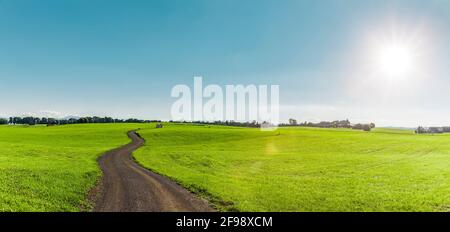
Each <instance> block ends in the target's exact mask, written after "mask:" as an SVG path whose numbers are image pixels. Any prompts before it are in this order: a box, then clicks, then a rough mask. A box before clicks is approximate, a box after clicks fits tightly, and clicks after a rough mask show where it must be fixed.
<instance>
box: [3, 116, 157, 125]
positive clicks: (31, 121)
mask: <svg viewBox="0 0 450 232" xmlns="http://www.w3.org/2000/svg"><path fill="white" fill-rule="evenodd" d="M150 122H161V121H159V120H141V119H135V118H130V119H115V118H111V117H96V116H94V117H82V118H69V119H56V118H45V117H44V118H37V117H10V118H9V120H8V119H0V124H12V125H16V124H24V125H41V124H43V125H65V124H84V123H150Z"/></svg>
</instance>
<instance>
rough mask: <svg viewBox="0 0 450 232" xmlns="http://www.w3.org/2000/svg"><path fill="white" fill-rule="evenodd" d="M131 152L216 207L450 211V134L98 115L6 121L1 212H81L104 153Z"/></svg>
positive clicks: (0, 138)
mask: <svg viewBox="0 0 450 232" xmlns="http://www.w3.org/2000/svg"><path fill="white" fill-rule="evenodd" d="M136 128H143V129H142V130H140V131H139V133H140V134H141V135H142V136H143V137H144V138H145V139H146V145H145V146H144V147H143V148H141V149H139V150H138V151H137V152H136V153H135V154H134V156H135V158H136V159H137V161H138V162H139V163H141V164H142V165H144V166H145V167H147V168H149V169H151V170H154V171H156V172H158V173H161V174H164V175H167V176H169V177H171V178H173V179H174V180H176V181H177V182H179V183H180V184H182V185H184V186H185V187H187V188H189V189H190V190H192V191H194V192H197V193H198V194H200V195H202V196H204V197H207V198H208V199H210V200H211V202H212V203H214V204H215V205H216V206H217V207H218V208H219V209H220V210H224V211H229V210H240V211H450V194H449V193H450V134H449V135H447V134H443V135H415V134H413V133H412V132H411V131H402V130H389V129H376V130H374V131H372V132H370V133H366V132H361V131H353V130H343V129H313V128H281V129H279V130H278V131H274V132H261V131H259V130H258V129H248V128H233V127H221V126H194V125H177V124H166V125H165V126H164V128H162V129H155V128H154V124H95V125H92V124H91V125H86V124H85V125H70V126H55V127H45V126H33V127H26V126H0V211H80V210H83V209H89V207H90V206H89V203H88V201H87V200H86V196H87V193H88V191H89V189H90V188H91V187H93V186H94V185H95V183H96V181H97V180H99V177H100V174H101V172H100V169H99V168H98V165H97V163H96V159H97V157H98V156H99V155H101V154H103V153H104V152H105V151H108V150H110V149H112V148H116V147H119V146H120V145H122V144H125V143H127V142H128V141H129V139H128V138H127V136H126V131H128V130H131V129H136Z"/></svg>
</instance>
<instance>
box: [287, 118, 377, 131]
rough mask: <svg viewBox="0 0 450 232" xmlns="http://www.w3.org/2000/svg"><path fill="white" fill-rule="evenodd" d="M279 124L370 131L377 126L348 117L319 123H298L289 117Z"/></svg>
mask: <svg viewBox="0 0 450 232" xmlns="http://www.w3.org/2000/svg"><path fill="white" fill-rule="evenodd" d="M279 126H302V127H319V128H349V129H354V130H363V131H370V130H372V129H373V128H375V123H368V124H362V123H357V124H352V123H350V121H349V120H348V119H346V120H336V121H331V122H329V121H322V122H319V123H313V122H307V121H305V122H301V123H298V122H297V120H296V119H292V118H291V119H289V123H287V124H286V123H285V124H280V125H279Z"/></svg>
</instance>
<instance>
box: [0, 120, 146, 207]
mask: <svg viewBox="0 0 450 232" xmlns="http://www.w3.org/2000/svg"><path fill="white" fill-rule="evenodd" d="M138 127H139V125H133V124H117V125H105V124H97V125H71V126H54V127H45V126H33V127H28V126H0V211H80V210H82V209H89V207H90V206H89V203H88V201H87V200H86V195H87V193H88V191H89V189H90V188H91V187H92V186H94V185H95V183H96V181H97V180H98V179H99V177H100V175H101V171H100V169H99V168H98V166H97V162H96V159H97V157H98V156H99V155H101V154H103V153H104V152H105V151H108V150H110V149H113V148H116V147H118V146H120V145H122V144H126V143H128V142H129V139H128V137H127V136H126V131H127V130H130V129H135V128H138Z"/></svg>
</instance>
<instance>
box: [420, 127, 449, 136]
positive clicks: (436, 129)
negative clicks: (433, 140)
mask: <svg viewBox="0 0 450 232" xmlns="http://www.w3.org/2000/svg"><path fill="white" fill-rule="evenodd" d="M415 132H416V134H441V133H449V132H450V127H449V126H443V127H422V126H419V127H418V128H417V129H416V131H415Z"/></svg>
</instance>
